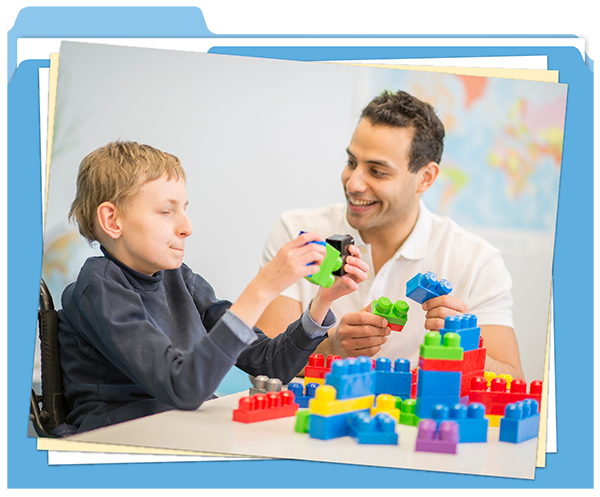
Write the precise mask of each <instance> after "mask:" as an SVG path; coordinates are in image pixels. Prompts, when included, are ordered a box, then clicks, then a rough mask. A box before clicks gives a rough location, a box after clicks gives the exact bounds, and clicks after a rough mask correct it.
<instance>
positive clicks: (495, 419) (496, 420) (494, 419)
mask: <svg viewBox="0 0 600 497" xmlns="http://www.w3.org/2000/svg"><path fill="white" fill-rule="evenodd" d="M485 417H486V418H488V419H489V420H490V426H493V427H494V428H498V427H499V426H500V420H501V419H502V418H503V417H504V416H500V415H499V414H486V415H485Z"/></svg>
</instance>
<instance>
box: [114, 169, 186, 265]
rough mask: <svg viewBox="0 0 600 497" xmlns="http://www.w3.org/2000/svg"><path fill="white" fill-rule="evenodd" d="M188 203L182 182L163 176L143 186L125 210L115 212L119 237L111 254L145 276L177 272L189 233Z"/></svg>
mask: <svg viewBox="0 0 600 497" xmlns="http://www.w3.org/2000/svg"><path fill="white" fill-rule="evenodd" d="M187 204H188V200H187V195H186V191H185V183H184V182H183V180H179V181H175V180H167V177H166V176H163V177H162V178H160V179H157V180H154V181H150V182H148V183H145V184H144V185H143V186H142V187H141V189H140V192H139V193H137V194H136V195H135V196H134V197H133V198H132V199H131V200H130V201H128V203H127V205H126V208H125V209H124V210H118V211H117V222H118V223H119V225H120V227H121V236H120V237H119V238H118V239H117V251H116V252H117V253H115V254H113V255H114V256H115V257H116V258H117V259H119V260H120V261H121V262H123V263H124V264H126V265H128V266H129V267H131V268H133V269H135V270H136V271H139V272H141V273H144V274H147V275H153V274H154V273H156V272H157V271H161V270H164V269H177V268H178V267H179V266H181V263H182V261H183V256H184V254H185V251H184V249H185V239H186V238H187V237H188V236H190V235H191V234H192V225H191V223H190V220H189V218H188V216H187V214H186V213H185V209H186V207H187Z"/></svg>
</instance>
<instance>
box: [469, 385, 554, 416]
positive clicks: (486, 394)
mask: <svg viewBox="0 0 600 497" xmlns="http://www.w3.org/2000/svg"><path fill="white" fill-rule="evenodd" d="M510 387H511V388H510V391H509V390H508V389H507V382H506V379H504V378H502V377H500V376H498V377H495V378H493V379H492V380H491V382H490V386H489V388H488V386H487V381H486V379H485V377H481V376H479V377H475V378H473V379H472V380H471V389H470V391H469V402H471V403H472V402H479V403H481V404H484V405H485V413H486V414H493V415H499V416H502V415H504V408H505V407H506V406H507V405H508V404H512V403H515V402H519V401H523V400H526V399H532V400H535V401H536V402H537V405H538V408H539V405H540V404H541V401H542V382H541V381H537V380H536V381H532V382H531V383H530V384H529V393H528V392H527V382H526V381H525V380H520V379H516V380H512V381H511V383H510Z"/></svg>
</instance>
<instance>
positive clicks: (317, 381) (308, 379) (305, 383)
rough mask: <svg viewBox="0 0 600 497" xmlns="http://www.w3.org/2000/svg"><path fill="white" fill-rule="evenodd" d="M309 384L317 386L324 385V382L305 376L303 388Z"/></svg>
mask: <svg viewBox="0 0 600 497" xmlns="http://www.w3.org/2000/svg"><path fill="white" fill-rule="evenodd" d="M309 383H318V384H319V385H324V384H325V380H324V379H323V378H310V377H308V376H305V377H304V386H306V385H308V384H309Z"/></svg>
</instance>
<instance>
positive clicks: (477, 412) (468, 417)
mask: <svg viewBox="0 0 600 497" xmlns="http://www.w3.org/2000/svg"><path fill="white" fill-rule="evenodd" d="M449 419H452V420H454V421H456V422H457V423H458V426H459V428H460V430H459V443H475V442H487V432H488V425H489V420H488V419H487V418H486V417H485V405H484V404H479V403H473V404H471V405H470V406H469V407H467V406H464V405H462V404H456V405H455V406H454V407H452V408H450V412H449Z"/></svg>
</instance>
